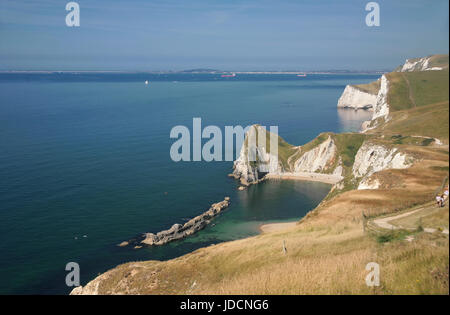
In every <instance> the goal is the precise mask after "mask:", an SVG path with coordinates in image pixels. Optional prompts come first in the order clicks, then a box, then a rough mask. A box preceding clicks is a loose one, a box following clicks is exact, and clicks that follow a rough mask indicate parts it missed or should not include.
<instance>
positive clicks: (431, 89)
mask: <svg viewBox="0 0 450 315" xmlns="http://www.w3.org/2000/svg"><path fill="white" fill-rule="evenodd" d="M386 76H387V78H388V79H389V94H388V103H389V110H390V121H389V122H388V123H386V124H383V125H382V126H380V127H378V128H376V129H374V130H371V131H370V132H369V133H372V134H385V135H393V134H397V135H401V136H426V137H434V138H438V139H439V140H441V141H443V142H445V143H448V139H449V119H448V116H449V102H448V100H449V71H448V70H442V71H421V72H407V73H403V72H391V73H389V74H387V75H386Z"/></svg>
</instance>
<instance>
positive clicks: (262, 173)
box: [233, 88, 414, 191]
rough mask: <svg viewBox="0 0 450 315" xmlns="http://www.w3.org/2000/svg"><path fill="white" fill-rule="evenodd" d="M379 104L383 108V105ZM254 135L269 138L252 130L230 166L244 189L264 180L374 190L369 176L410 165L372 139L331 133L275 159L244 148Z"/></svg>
mask: <svg viewBox="0 0 450 315" xmlns="http://www.w3.org/2000/svg"><path fill="white" fill-rule="evenodd" d="M383 93H386V89H385V88H383V89H381V90H380V93H379V96H380V99H381V100H385V94H383ZM382 95H384V96H382ZM380 104H381V106H384V105H383V104H384V103H380ZM380 117H381V116H380ZM257 133H263V135H264V136H267V135H269V134H270V133H269V132H267V131H266V130H265V129H264V128H263V127H260V126H252V128H250V130H249V131H248V132H247V134H246V141H245V142H244V145H243V147H242V149H241V153H240V156H239V158H238V159H237V160H236V161H235V163H234V172H233V175H234V176H235V178H238V179H240V180H241V183H242V184H244V185H248V184H255V183H258V182H259V181H260V180H262V179H265V178H280V179H282V178H290V179H292V178H300V179H305V180H308V179H309V180H319V181H321V180H322V181H324V182H328V183H332V184H334V187H333V190H336V191H344V190H348V189H377V188H379V187H380V186H381V184H382V183H380V181H379V180H378V179H376V178H374V177H373V176H372V175H373V174H375V173H377V172H381V171H383V170H388V169H404V168H408V167H410V166H411V165H412V164H413V161H414V159H413V158H412V157H411V156H409V155H408V154H406V153H404V152H402V151H400V150H399V149H398V148H397V147H395V146H393V145H392V144H389V142H386V143H385V141H384V140H383V141H384V142H383V141H380V139H377V137H375V136H365V135H363V134H333V133H324V134H321V135H319V136H318V137H317V138H316V139H314V140H312V141H311V142H309V143H307V144H305V145H303V146H299V147H295V146H291V145H288V150H286V149H285V148H284V149H279V151H280V154H279V156H280V158H279V159H276V158H275V156H274V154H273V152H272V153H271V152H268V150H267V147H264V146H263V147H257V146H254V147H251V146H249V145H248V143H249V142H248V138H249V137H252V136H255V135H256V134H257ZM281 141H283V140H282V139H281ZM283 143H285V142H283ZM284 146H286V145H284ZM252 150H253V151H254V152H256V156H257V160H256V161H249V152H251V151H252ZM283 150H284V151H283ZM286 153H288V154H286ZM283 155H284V157H281V156H283Z"/></svg>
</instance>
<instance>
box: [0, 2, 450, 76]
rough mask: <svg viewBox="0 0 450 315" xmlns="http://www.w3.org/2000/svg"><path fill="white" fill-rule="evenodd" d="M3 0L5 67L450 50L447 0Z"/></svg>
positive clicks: (119, 66)
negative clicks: (375, 15) (374, 9)
mask: <svg viewBox="0 0 450 315" xmlns="http://www.w3.org/2000/svg"><path fill="white" fill-rule="evenodd" d="M68 2H69V1H65V0H28V1H27V0H1V1H0V69H1V70H12V69H20V70H44V69H53V70H139V71H147V70H180V69H190V68H199V67H202V68H205V67H206V68H216V69H224V70H287V69H292V70H325V69H350V70H356V69H371V70H372V69H389V68H393V67H395V66H396V65H398V64H400V63H402V62H403V60H404V59H405V58H410V57H417V56H425V55H429V54H435V53H448V46H449V40H448V36H449V34H448V30H449V17H448V9H449V8H448V6H449V2H448V0H432V1H430V0H408V1H406V0H401V1H400V0H386V1H377V2H378V3H379V5H380V9H381V26H380V27H372V28H369V27H367V26H366V24H365V16H366V14H367V13H368V12H366V11H365V6H366V4H367V3H368V2H369V1H367V0H365V1H361V0H349V1H343V0H340V1H337V0H328V1H327V0H273V1H268V0H243V1H240V0H155V1H154V0H79V1H77V2H78V3H79V5H80V9H81V15H80V16H81V26H80V27H78V28H69V27H67V26H66V25H65V17H66V14H67V12H66V11H65V6H66V4H67V3H68Z"/></svg>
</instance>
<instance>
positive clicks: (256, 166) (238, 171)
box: [233, 125, 284, 186]
mask: <svg viewBox="0 0 450 315" xmlns="http://www.w3.org/2000/svg"><path fill="white" fill-rule="evenodd" d="M277 137H278V136H277ZM268 138H270V133H269V132H268V131H267V130H266V129H265V128H264V127H262V126H259V125H253V126H251V127H250V128H249V130H248V131H247V133H246V134H245V141H244V143H243V145H242V148H241V151H240V153H239V157H238V158H237V159H236V161H234V164H233V176H234V177H235V178H236V179H240V181H241V183H242V184H243V185H245V186H247V185H249V184H253V183H257V182H258V181H259V180H261V179H262V178H263V177H264V175H265V174H268V173H272V174H274V173H275V174H276V173H280V172H283V171H284V170H283V166H282V164H281V163H280V161H279V160H278V155H275V154H273V153H271V152H270V150H269V145H270V144H269V143H267V142H269V141H265V142H266V143H259V142H258V143H257V142H256V141H249V139H266V140H267V139H268ZM280 141H281V139H279V142H280ZM278 144H279V143H278ZM251 156H252V157H253V158H251Z"/></svg>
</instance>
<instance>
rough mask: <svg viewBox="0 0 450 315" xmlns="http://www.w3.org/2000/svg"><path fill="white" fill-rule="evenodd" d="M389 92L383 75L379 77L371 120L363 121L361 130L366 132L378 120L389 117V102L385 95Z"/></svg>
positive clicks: (375, 124)
mask: <svg viewBox="0 0 450 315" xmlns="http://www.w3.org/2000/svg"><path fill="white" fill-rule="evenodd" d="M388 93H389V80H388V79H387V77H386V76H385V75H383V76H382V77H381V85H380V90H379V91H378V94H377V96H376V101H375V106H374V107H373V115H372V120H369V121H365V122H364V123H363V124H362V127H361V131H362V132H366V131H368V130H370V129H373V128H376V127H377V126H378V125H379V123H380V121H382V122H385V121H387V120H388V119H389V104H388V101H387V96H388Z"/></svg>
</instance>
